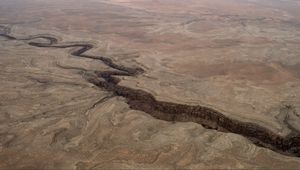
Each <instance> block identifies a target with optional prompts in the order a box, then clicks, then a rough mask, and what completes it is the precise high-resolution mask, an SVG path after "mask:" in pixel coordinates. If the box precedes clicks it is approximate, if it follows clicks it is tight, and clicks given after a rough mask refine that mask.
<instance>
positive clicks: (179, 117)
mask: <svg viewBox="0 0 300 170" xmlns="http://www.w3.org/2000/svg"><path fill="white" fill-rule="evenodd" d="M0 36H2V37H4V38H6V39H8V40H16V41H26V42H28V44H29V45H31V46H35V47H40V48H73V49H74V50H73V52H71V55H73V56H77V57H83V58H90V59H94V60H100V61H102V62H103V63H104V64H105V65H107V66H109V67H111V68H112V69H115V70H116V71H95V72H94V73H93V74H85V75H84V78H85V79H86V80H87V81H89V82H90V83H93V84H95V85H96V86H98V87H100V88H102V89H105V90H107V91H110V92H113V94H114V95H116V96H122V97H124V98H126V99H127V103H128V105H129V106H130V108H132V109H135V110H140V111H143V112H146V113H148V114H150V115H152V116H153V117H155V118H157V119H161V120H166V121H178V122H195V123H199V124H201V125H203V127H205V128H208V129H215V130H218V131H221V132H231V133H236V134H239V135H242V136H244V137H246V138H249V139H250V140H251V141H253V143H254V144H256V145H259V146H262V147H266V148H269V149H272V150H273V151H276V152H279V153H282V154H286V155H290V156H300V136H299V133H298V131H293V132H292V133H291V135H289V136H286V137H283V136H279V135H277V134H275V133H273V132H272V131H271V130H268V129H266V128H264V127H262V126H260V125H256V124H254V123H247V122H241V121H238V120H234V119H231V118H228V117H226V116H224V115H223V114H222V113H220V112H218V111H216V110H214V109H211V108H208V107H203V106H190V105H183V104H177V103H171V102H163V101H158V100H156V99H155V98H154V97H153V95H151V94H150V93H148V92H145V91H143V90H136V89H132V88H128V87H124V86H120V85H118V84H119V82H120V79H118V78H116V77H115V76H138V75H139V74H142V73H143V72H144V71H143V69H141V68H131V67H126V66H122V65H118V64H116V63H114V62H113V61H112V60H111V59H109V58H107V57H103V56H92V55H86V54H85V52H87V51H88V50H90V49H92V48H93V47H94V46H93V45H92V44H88V43H60V42H58V40H57V39H56V38H54V37H51V36H44V35H35V36H29V37H26V38H17V37H14V36H13V35H10V29H9V28H8V27H5V26H1V31H0ZM35 39H45V40H47V41H48V42H46V43H40V42H34V40H35ZM90 72H91V71H90Z"/></svg>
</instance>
